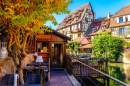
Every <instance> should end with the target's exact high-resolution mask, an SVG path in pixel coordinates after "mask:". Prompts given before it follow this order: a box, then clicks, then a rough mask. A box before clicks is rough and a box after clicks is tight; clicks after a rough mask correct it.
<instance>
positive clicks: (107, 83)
mask: <svg viewBox="0 0 130 86" xmlns="http://www.w3.org/2000/svg"><path fill="white" fill-rule="evenodd" d="M107 86H109V78H108V77H107Z"/></svg>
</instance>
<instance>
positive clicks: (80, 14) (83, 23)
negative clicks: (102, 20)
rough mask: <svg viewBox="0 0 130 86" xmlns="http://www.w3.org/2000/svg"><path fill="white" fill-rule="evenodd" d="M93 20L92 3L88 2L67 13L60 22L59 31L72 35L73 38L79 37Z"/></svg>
mask: <svg viewBox="0 0 130 86" xmlns="http://www.w3.org/2000/svg"><path fill="white" fill-rule="evenodd" d="M95 17H96V15H95ZM93 20H94V13H93V10H92V7H91V4H90V3H87V4H85V5H84V6H82V7H80V8H79V9H77V10H76V11H74V12H72V13H71V14H69V15H67V16H66V17H65V19H64V20H63V21H62V22H61V23H60V24H59V26H58V28H57V31H58V32H60V33H62V34H64V35H67V36H69V37H71V39H72V40H74V39H75V38H77V37H83V35H84V33H85V32H86V31H87V29H88V27H89V26H90V24H91V23H92V21H93Z"/></svg>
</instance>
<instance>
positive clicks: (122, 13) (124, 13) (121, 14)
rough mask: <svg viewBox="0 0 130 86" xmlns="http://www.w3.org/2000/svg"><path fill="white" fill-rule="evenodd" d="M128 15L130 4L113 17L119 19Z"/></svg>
mask: <svg viewBox="0 0 130 86" xmlns="http://www.w3.org/2000/svg"><path fill="white" fill-rule="evenodd" d="M128 14H130V4H129V5H127V6H124V7H123V8H122V9H120V10H119V11H118V12H117V13H115V14H114V15H113V16H112V17H118V16H123V15H128Z"/></svg>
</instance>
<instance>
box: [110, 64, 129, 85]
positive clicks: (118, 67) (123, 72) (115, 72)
mask: <svg viewBox="0 0 130 86" xmlns="http://www.w3.org/2000/svg"><path fill="white" fill-rule="evenodd" d="M108 74H109V75H110V76H112V77H114V78H116V79H119V80H121V81H123V82H125V83H127V84H129V85H130V64H126V63H108ZM110 86H121V85H119V84H118V83H116V82H114V81H112V80H110Z"/></svg>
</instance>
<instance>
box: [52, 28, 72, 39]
mask: <svg viewBox="0 0 130 86" xmlns="http://www.w3.org/2000/svg"><path fill="white" fill-rule="evenodd" d="M51 30H52V31H53V34H55V35H58V36H60V37H62V38H66V39H68V40H71V38H70V37H68V36H66V35H64V34H62V33H60V32H58V31H56V30H54V29H51Z"/></svg>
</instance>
